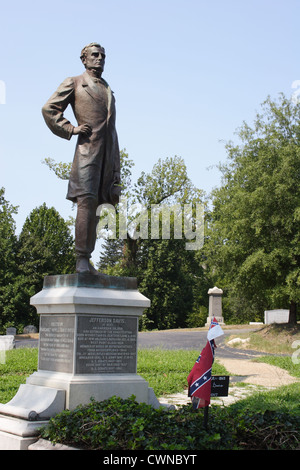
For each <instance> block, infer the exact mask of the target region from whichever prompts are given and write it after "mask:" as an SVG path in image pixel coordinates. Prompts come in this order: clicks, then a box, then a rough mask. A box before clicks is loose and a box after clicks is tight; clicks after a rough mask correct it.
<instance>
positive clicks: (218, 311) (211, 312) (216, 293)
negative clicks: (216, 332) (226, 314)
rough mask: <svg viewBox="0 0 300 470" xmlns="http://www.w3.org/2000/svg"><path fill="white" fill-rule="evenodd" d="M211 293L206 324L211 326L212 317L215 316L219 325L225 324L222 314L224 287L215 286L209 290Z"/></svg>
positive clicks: (209, 293)
mask: <svg viewBox="0 0 300 470" xmlns="http://www.w3.org/2000/svg"><path fill="white" fill-rule="evenodd" d="M208 295H209V309H208V317H207V320H206V324H205V326H210V324H211V321H212V319H213V318H214V317H215V318H216V320H217V322H218V323H219V325H225V323H224V318H223V316H222V295H223V291H222V289H219V288H218V287H216V286H215V287H213V288H212V289H209V290H208Z"/></svg>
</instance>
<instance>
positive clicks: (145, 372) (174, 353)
mask: <svg viewBox="0 0 300 470" xmlns="http://www.w3.org/2000/svg"><path fill="white" fill-rule="evenodd" d="M198 356H199V351H196V350H194V351H193V350H185V349H177V350H164V349H160V348H157V349H140V350H139V352H138V365H137V373H138V374H139V375H141V376H142V377H143V378H144V379H145V380H147V382H149V386H150V387H152V388H153V390H154V393H155V395H156V396H158V397H160V396H163V395H168V394H170V393H177V392H182V391H183V390H184V389H186V388H187V376H188V374H189V373H190V371H191V369H192V367H193V365H194V364H195V361H196V359H197V358H198ZM212 373H213V374H214V375H228V372H227V371H226V369H225V368H224V367H223V366H222V365H220V364H218V362H217V360H216V361H215V362H214V364H213V369H212Z"/></svg>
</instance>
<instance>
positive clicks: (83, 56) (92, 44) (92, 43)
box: [80, 42, 105, 60]
mask: <svg viewBox="0 0 300 470" xmlns="http://www.w3.org/2000/svg"><path fill="white" fill-rule="evenodd" d="M93 46H96V47H99V48H100V49H102V51H103V52H104V54H105V49H104V47H102V46H100V44H99V43H98V42H91V43H90V44H88V45H87V46H85V47H84V48H83V49H82V51H81V54H80V59H81V60H82V59H84V58H85V57H86V52H87V49H89V48H90V47H93Z"/></svg>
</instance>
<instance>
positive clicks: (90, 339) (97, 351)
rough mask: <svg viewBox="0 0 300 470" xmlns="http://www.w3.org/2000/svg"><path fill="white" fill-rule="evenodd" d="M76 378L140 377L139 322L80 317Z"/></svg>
mask: <svg viewBox="0 0 300 470" xmlns="http://www.w3.org/2000/svg"><path fill="white" fill-rule="evenodd" d="M77 322H78V323H77V339H76V369H75V373H76V374H120V373H121V374H122V373H124V374H125V373H136V355H137V318H136V317H128V316H126V317H124V316H111V315H110V316H104V315H78V319H77Z"/></svg>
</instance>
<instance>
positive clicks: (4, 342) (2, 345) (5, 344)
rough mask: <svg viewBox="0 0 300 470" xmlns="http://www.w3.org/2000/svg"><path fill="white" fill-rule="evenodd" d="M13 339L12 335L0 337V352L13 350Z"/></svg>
mask: <svg viewBox="0 0 300 470" xmlns="http://www.w3.org/2000/svg"><path fill="white" fill-rule="evenodd" d="M14 347H15V339H14V337H13V336H12V335H4V336H0V351H8V350H9V349H14Z"/></svg>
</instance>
